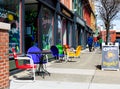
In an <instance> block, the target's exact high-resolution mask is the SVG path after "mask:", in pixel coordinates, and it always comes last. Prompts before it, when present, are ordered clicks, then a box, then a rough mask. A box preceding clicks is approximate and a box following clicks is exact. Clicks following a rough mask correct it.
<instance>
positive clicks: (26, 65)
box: [12, 48, 36, 82]
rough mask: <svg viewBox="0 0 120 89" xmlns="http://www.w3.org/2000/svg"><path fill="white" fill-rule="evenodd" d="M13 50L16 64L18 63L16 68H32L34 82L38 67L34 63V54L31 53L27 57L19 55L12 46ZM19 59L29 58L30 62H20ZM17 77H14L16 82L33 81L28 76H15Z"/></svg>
mask: <svg viewBox="0 0 120 89" xmlns="http://www.w3.org/2000/svg"><path fill="white" fill-rule="evenodd" d="M12 52H13V57H14V60H15V65H16V68H17V69H22V70H27V69H31V70H32V72H31V75H32V78H31V79H32V82H34V81H35V68H36V65H34V62H33V60H32V56H30V55H27V56H26V57H19V56H18V55H17V53H16V51H15V49H14V48H12ZM19 60H27V61H29V63H27V64H20V63H19ZM14 77H15V78H16V79H14V80H13V81H16V82H31V80H30V78H28V77H27V78H26V77H17V76H14Z"/></svg>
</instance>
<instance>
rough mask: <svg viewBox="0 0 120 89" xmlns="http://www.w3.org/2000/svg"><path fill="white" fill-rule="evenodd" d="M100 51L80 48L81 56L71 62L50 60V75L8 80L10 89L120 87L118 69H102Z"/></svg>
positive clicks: (105, 88)
mask: <svg viewBox="0 0 120 89" xmlns="http://www.w3.org/2000/svg"><path fill="white" fill-rule="evenodd" d="M101 58H102V56H101V51H100V50H99V49H98V48H97V49H96V50H95V51H93V52H89V51H88V49H86V50H82V53H81V57H80V58H76V59H75V60H73V61H71V62H62V63H58V62H51V63H49V66H48V67H47V70H48V71H49V72H50V73H51V76H45V79H43V78H42V77H41V76H38V75H36V79H37V80H36V81H35V82H33V83H16V82H13V81H11V82H10V89H26V88H29V89H120V72H119V71H102V70H101V69H100V67H99V66H100V65H101V60H102V59H101Z"/></svg>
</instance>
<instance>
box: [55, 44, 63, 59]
mask: <svg viewBox="0 0 120 89" xmlns="http://www.w3.org/2000/svg"><path fill="white" fill-rule="evenodd" d="M56 47H57V48H58V52H59V59H63V58H64V50H63V46H62V45H61V44H58V45H56Z"/></svg>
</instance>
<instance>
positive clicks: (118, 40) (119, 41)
mask: <svg viewBox="0 0 120 89" xmlns="http://www.w3.org/2000/svg"><path fill="white" fill-rule="evenodd" d="M116 42H117V43H119V54H120V38H119V39H116Z"/></svg>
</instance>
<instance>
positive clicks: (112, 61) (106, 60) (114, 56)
mask: <svg viewBox="0 0 120 89" xmlns="http://www.w3.org/2000/svg"><path fill="white" fill-rule="evenodd" d="M118 50H119V48H118V46H114V45H112V46H102V70H104V69H108V70H119V51H118Z"/></svg>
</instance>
